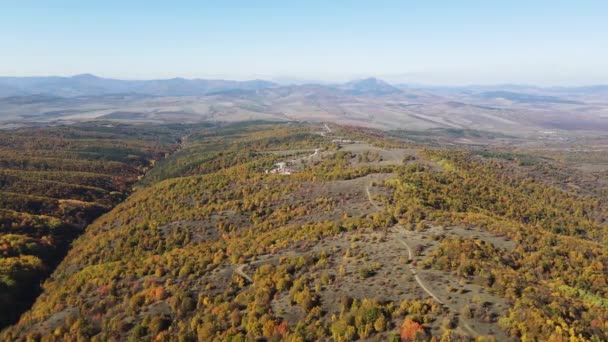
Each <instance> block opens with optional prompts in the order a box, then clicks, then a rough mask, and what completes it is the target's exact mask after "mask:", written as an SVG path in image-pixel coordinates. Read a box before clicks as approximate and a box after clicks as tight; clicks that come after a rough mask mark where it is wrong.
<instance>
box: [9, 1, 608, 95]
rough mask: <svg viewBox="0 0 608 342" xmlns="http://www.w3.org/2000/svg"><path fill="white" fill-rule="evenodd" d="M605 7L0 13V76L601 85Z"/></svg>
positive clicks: (236, 5) (57, 6) (607, 56)
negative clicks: (369, 79) (376, 79)
mask: <svg viewBox="0 0 608 342" xmlns="http://www.w3.org/2000/svg"><path fill="white" fill-rule="evenodd" d="M607 13H608V2H606V1H543V0H537V1H516V0H514V1H500V2H499V1H432V0H428V1H422V0H420V1H405V0H404V1H371V0H370V1H356V0H353V1H329V0H326V1H314V0H311V1H287V0H283V1H253V0H250V1H229V0H225V1H219V0H218V1H212V0H209V1H128V0H123V1H108V0H105V1H53V0H40V1H28V0H20V1H7V2H4V3H3V4H2V10H1V11H0V43H1V44H2V47H1V49H0V75H17V76H21V75H73V74H78V73H94V74H97V75H100V76H105V77H114V78H126V79H150V78H170V77H177V76H179V77H186V78H194V77H205V78H208V77H215V78H232V79H249V78H267V79H304V80H326V81H341V80H346V79H353V78H358V77H366V76H372V75H373V76H377V77H381V78H385V79H387V80H389V81H395V82H396V81H399V82H411V83H426V84H472V83H529V84H530V83H534V84H543V85H548V84H555V85H562V84H597V83H608V20H606V15H607Z"/></svg>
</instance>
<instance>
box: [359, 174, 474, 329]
mask: <svg viewBox="0 0 608 342" xmlns="http://www.w3.org/2000/svg"><path fill="white" fill-rule="evenodd" d="M369 186H370V184H369V183H367V184H366V185H365V193H366V194H367V199H368V200H369V202H370V203H371V205H372V206H373V207H374V208H375V209H376V210H381V208H380V206H379V205H378V204H377V203H376V202H375V201H374V200H373V198H372V194H371V193H370V191H369ZM395 227H397V228H399V230H401V231H402V232H403V233H406V230H405V228H404V227H402V226H400V225H395ZM398 241H399V242H400V243H401V244H402V245H403V246H404V247H405V248H406V249H407V254H408V260H409V262H410V264H409V269H410V272H412V274H413V275H414V279H415V280H416V282H417V283H418V285H419V286H420V288H421V289H423V290H424V292H426V293H427V294H428V295H429V296H431V298H433V300H435V301H436V302H437V303H439V304H441V305H445V306H447V307H448V308H449V309H450V310H452V311H454V312H457V310H455V308H453V307H450V306H449V305H447V304H446V303H445V302H443V301H442V300H441V299H439V297H437V295H435V294H434V293H433V292H432V291H431V290H430V289H429V288H428V287H427V286H426V285H425V284H424V283H423V282H422V280H421V279H420V277H419V276H418V273H417V272H416V269H415V267H414V266H413V265H412V264H411V262H412V261H413V260H414V258H413V255H412V248H411V247H410V246H409V245H408V244H407V242H406V241H405V240H404V239H402V238H400V237H399V238H398ZM459 323H460V325H459V326H460V328H461V329H463V330H466V331H467V332H468V333H469V334H471V336H473V337H474V338H475V337H478V336H479V335H480V334H479V333H478V332H477V331H475V329H473V328H471V326H470V325H469V324H467V322H464V321H463V320H462V319H460V320H459Z"/></svg>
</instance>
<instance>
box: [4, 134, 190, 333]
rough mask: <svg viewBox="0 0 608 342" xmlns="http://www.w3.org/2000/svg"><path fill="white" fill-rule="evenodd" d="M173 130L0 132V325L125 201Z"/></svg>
mask: <svg viewBox="0 0 608 342" xmlns="http://www.w3.org/2000/svg"><path fill="white" fill-rule="evenodd" d="M179 134H180V131H178V130H177V129H176V128H170V127H164V128H160V127H134V126H127V125H116V124H112V125H109V124H83V125H77V126H71V127H52V128H24V129H19V130H16V131H2V132H0V307H2V308H3V309H2V310H0V326H2V327H3V326H5V325H6V324H8V323H11V322H14V321H16V320H17V319H18V318H19V314H20V313H21V312H22V311H23V310H24V309H27V308H28V306H29V305H30V304H31V302H32V301H33V300H34V299H35V297H36V296H37V295H38V293H39V285H40V282H41V281H43V280H44V278H45V277H47V276H48V275H49V273H50V272H51V271H52V270H53V269H54V267H55V266H56V265H57V264H58V263H59V262H60V261H61V258H62V257H63V256H64V255H65V253H66V252H67V250H68V248H69V245H70V243H71V241H72V240H73V239H74V238H76V237H77V236H79V235H80V234H81V233H82V232H83V231H84V229H85V227H86V226H87V224H89V223H91V222H92V221H93V220H94V219H95V218H97V217H98V216H99V215H101V214H102V213H104V212H107V211H108V210H110V209H111V208H112V207H113V206H114V205H116V204H117V203H119V202H120V201H122V200H124V199H125V198H126V197H127V196H128V195H129V193H130V192H131V184H133V183H134V182H136V181H137V179H138V178H139V177H140V176H142V175H143V174H144V173H145V171H146V170H147V169H148V168H150V167H151V166H152V164H153V163H154V161H156V160H159V159H161V158H164V156H165V154H166V153H169V152H170V151H171V150H172V149H174V148H176V147H177V145H176V144H175V143H176V142H177V139H179V136H180V135H179ZM7 308H10V310H9V309H7Z"/></svg>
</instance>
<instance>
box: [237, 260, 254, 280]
mask: <svg viewBox="0 0 608 342" xmlns="http://www.w3.org/2000/svg"><path fill="white" fill-rule="evenodd" d="M245 266H247V264H240V265H238V266H237V267H236V268H235V269H234V274H236V275H239V276H241V277H242V278H243V279H245V280H247V281H248V282H250V283H253V279H251V277H250V276H248V275H247V274H245V272H244V271H243V269H244V268H245Z"/></svg>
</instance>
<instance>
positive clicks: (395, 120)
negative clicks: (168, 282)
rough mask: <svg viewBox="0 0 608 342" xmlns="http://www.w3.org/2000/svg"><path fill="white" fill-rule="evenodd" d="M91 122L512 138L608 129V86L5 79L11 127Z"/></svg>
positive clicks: (2, 115) (0, 80)
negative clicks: (317, 126) (290, 123)
mask: <svg viewBox="0 0 608 342" xmlns="http://www.w3.org/2000/svg"><path fill="white" fill-rule="evenodd" d="M91 119H103V120H122V121H145V122H200V121H241V120H252V119H262V120H278V121H285V120H303V121H331V122H337V123H342V124H353V125H363V126H369V127H376V128H382V129H394V128H400V129H411V130H417V129H422V130H424V129H434V128H456V129H462V128H471V129H477V130H487V131H495V132H505V133H510V134H533V133H535V132H539V131H546V130H566V131H571V130H593V131H606V130H608V86H601V85H600V86H589V87H573V88H566V87H553V88H541V87H534V86H519V85H496V86H463V87H422V86H410V85H403V84H394V85H393V84H389V83H387V82H384V81H382V80H379V79H376V78H367V79H361V80H355V81H351V82H347V83H340V84H299V85H293V84H279V83H275V82H270V81H264V80H251V81H231V80H206V79H184V78H173V79H166V80H116V79H107V78H100V77H97V76H94V75H91V74H82V75H77V76H73V77H57V76H51V77H0V122H1V123H2V124H3V125H4V126H6V125H9V126H11V125H22V124H28V123H30V124H31V123H49V122H73V121H82V120H91Z"/></svg>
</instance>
